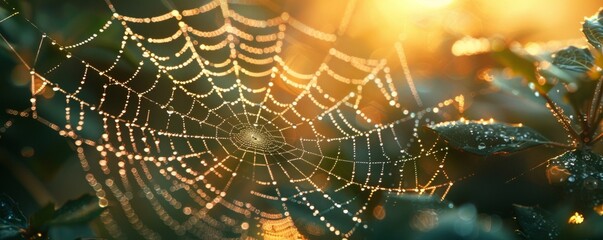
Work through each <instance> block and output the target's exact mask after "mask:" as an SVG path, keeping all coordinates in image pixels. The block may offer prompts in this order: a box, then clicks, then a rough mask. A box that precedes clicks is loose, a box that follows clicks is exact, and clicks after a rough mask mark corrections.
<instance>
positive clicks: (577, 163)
mask: <svg viewBox="0 0 603 240" xmlns="http://www.w3.org/2000/svg"><path fill="white" fill-rule="evenodd" d="M552 170H556V171H557V172H563V173H564V174H563V175H562V176H563V177H562V178H558V179H557V180H556V181H555V182H554V183H560V184H562V185H563V187H564V189H565V191H566V192H567V194H568V196H572V197H573V198H574V199H575V200H576V202H578V203H580V205H583V207H584V208H586V209H592V208H594V207H596V206H599V205H601V204H603V156H601V155H599V154H597V153H594V152H592V151H590V150H573V151H567V152H565V153H563V154H561V155H559V156H557V157H555V158H553V159H551V160H550V161H549V165H548V168H547V174H548V175H551V174H552Z"/></svg>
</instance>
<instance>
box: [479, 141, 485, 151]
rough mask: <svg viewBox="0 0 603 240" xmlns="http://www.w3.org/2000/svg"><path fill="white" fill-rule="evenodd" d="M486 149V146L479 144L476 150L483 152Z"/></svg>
mask: <svg viewBox="0 0 603 240" xmlns="http://www.w3.org/2000/svg"><path fill="white" fill-rule="evenodd" d="M485 148H486V144H485V143H483V142H482V143H479V145H477V149H479V150H484V149H485Z"/></svg>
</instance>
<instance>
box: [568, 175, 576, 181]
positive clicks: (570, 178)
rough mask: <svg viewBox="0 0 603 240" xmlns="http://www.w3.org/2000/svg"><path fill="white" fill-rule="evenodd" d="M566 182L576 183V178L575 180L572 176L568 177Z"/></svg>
mask: <svg viewBox="0 0 603 240" xmlns="http://www.w3.org/2000/svg"><path fill="white" fill-rule="evenodd" d="M567 181H568V182H574V181H576V178H575V177H574V176H569V177H568V178H567Z"/></svg>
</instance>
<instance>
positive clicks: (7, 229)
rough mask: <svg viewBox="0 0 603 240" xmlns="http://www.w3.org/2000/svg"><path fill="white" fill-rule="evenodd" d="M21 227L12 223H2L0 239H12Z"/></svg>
mask: <svg viewBox="0 0 603 240" xmlns="http://www.w3.org/2000/svg"><path fill="white" fill-rule="evenodd" d="M20 230H21V229H20V228H18V227H15V226H12V225H2V224H0V239H12V238H14V237H16V236H17V235H19V233H20V232H19V231H20Z"/></svg>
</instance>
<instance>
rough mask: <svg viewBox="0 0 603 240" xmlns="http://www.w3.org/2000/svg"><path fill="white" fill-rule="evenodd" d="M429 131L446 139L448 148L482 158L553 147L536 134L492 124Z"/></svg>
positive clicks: (474, 123) (463, 123)
mask: <svg viewBox="0 0 603 240" xmlns="http://www.w3.org/2000/svg"><path fill="white" fill-rule="evenodd" d="M428 128H430V129H432V130H434V131H435V132H436V133H438V134H439V135H440V136H442V137H443V138H444V139H445V140H446V141H447V142H448V144H450V145H451V146H452V147H454V148H458V149H461V150H464V151H467V152H471V153H475V154H478V155H491V154H505V153H510V152H517V151H520V150H523V149H526V148H529V147H534V146H538V145H543V144H547V143H549V140H548V139H546V138H545V137H544V136H542V135H540V133H538V132H536V131H535V130H533V129H531V128H529V127H525V126H521V125H510V124H505V123H497V122H489V121H463V120H460V121H450V122H443V123H438V124H435V125H430V126H428Z"/></svg>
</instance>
